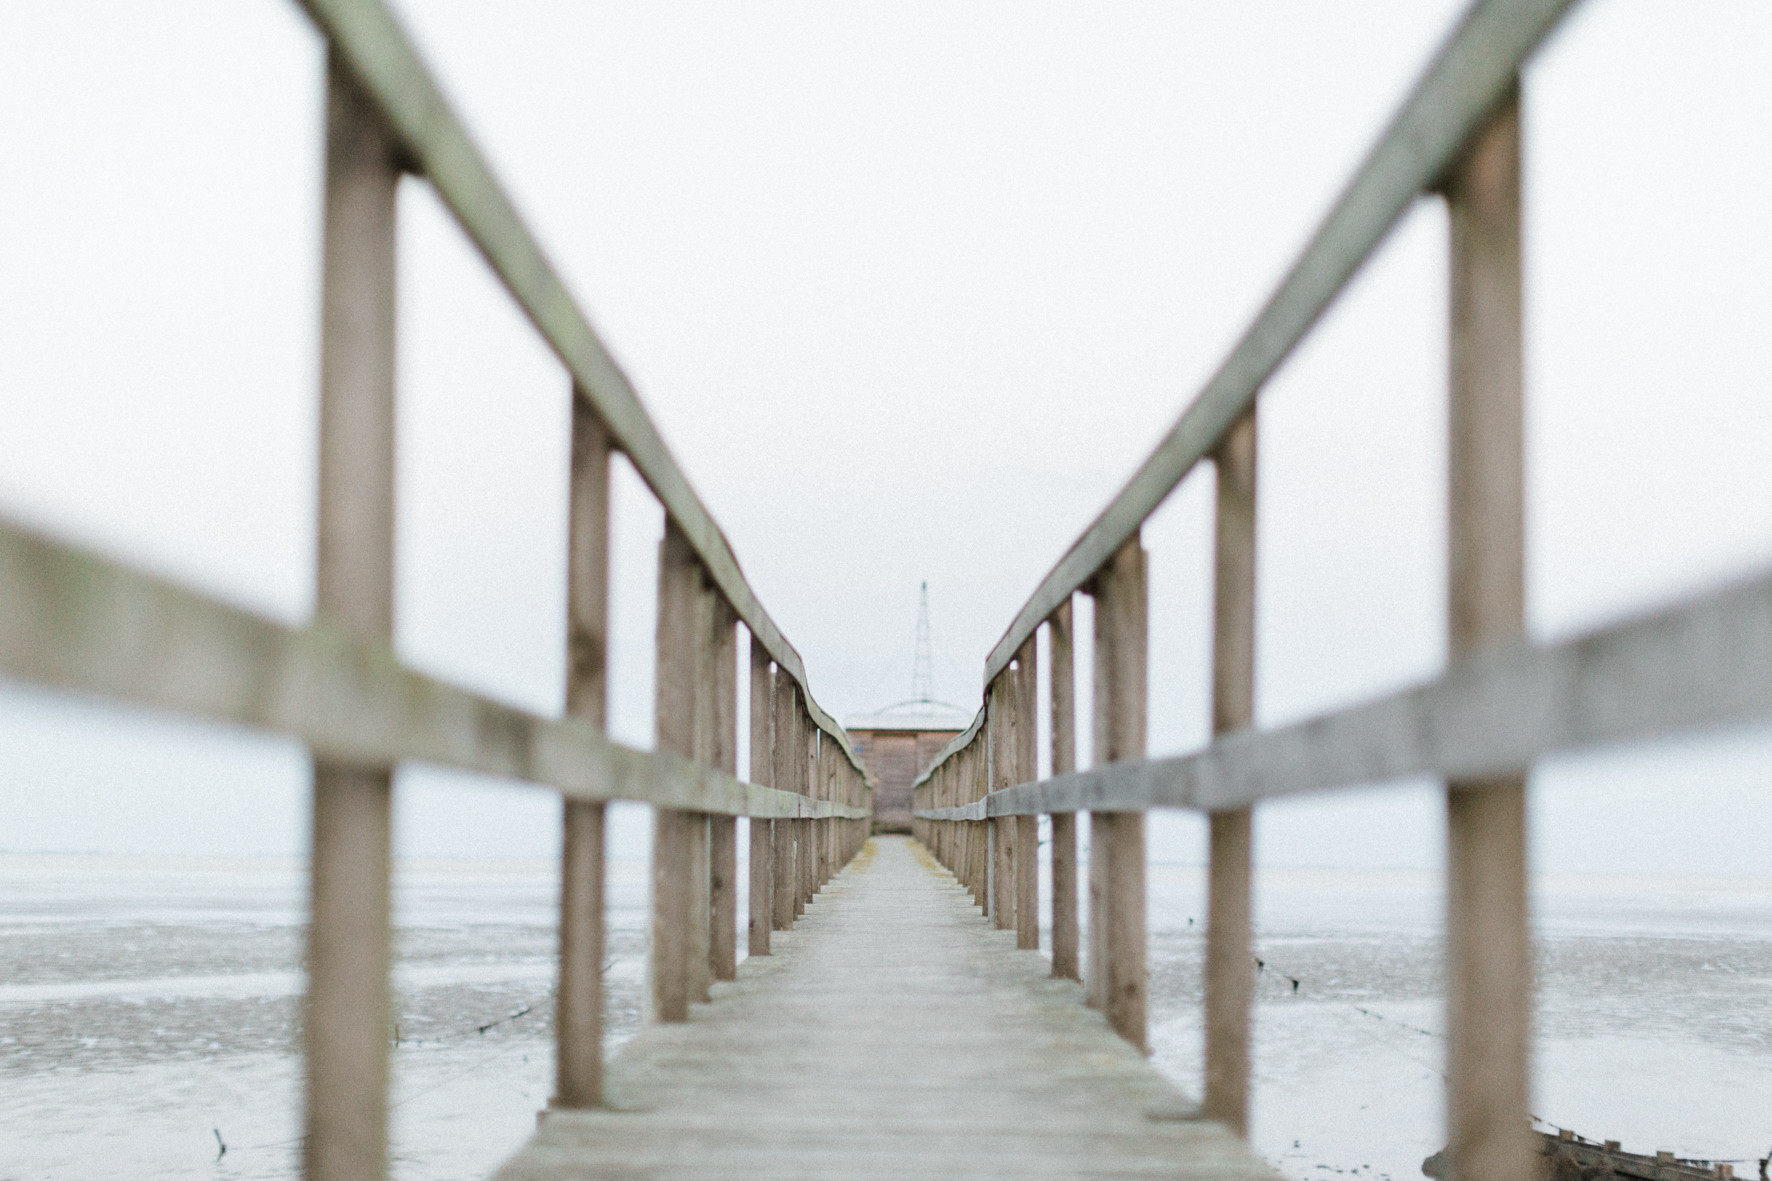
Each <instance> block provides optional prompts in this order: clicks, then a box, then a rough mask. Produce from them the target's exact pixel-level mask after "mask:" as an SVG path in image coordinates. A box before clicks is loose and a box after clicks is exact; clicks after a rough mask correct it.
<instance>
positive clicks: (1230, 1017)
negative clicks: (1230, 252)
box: [1200, 406, 1256, 1137]
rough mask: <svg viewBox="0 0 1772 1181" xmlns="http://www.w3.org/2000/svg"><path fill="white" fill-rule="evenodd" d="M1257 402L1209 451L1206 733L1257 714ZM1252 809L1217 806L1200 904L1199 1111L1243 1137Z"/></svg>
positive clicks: (1238, 725) (1250, 986)
mask: <svg viewBox="0 0 1772 1181" xmlns="http://www.w3.org/2000/svg"><path fill="white" fill-rule="evenodd" d="M1255 426H1256V417H1255V408H1254V407H1253V406H1251V407H1250V409H1249V413H1248V414H1246V415H1245V416H1244V417H1243V418H1241V419H1240V420H1238V422H1237V425H1236V426H1234V427H1233V428H1231V431H1230V434H1229V435H1227V436H1226V437H1225V441H1224V443H1223V445H1222V446H1220V447H1219V449H1218V453H1217V455H1216V456H1215V457H1214V466H1215V467H1216V468H1217V473H1216V474H1217V477H1218V479H1217V486H1218V504H1217V509H1216V530H1215V544H1214V549H1213V580H1212V584H1213V596H1212V604H1213V608H1212V619H1213V624H1212V732H1213V733H1214V734H1226V733H1231V732H1233V731H1237V730H1242V729H1244V728H1246V727H1248V726H1250V725H1252V724H1253V723H1254V721H1255V479H1256V477H1255V470H1256V469H1255V455H1256V431H1255ZM1253 820H1254V815H1253V812H1252V810H1251V809H1250V808H1248V807H1241V808H1229V809H1225V810H1223V811H1218V812H1213V813H1212V814H1211V819H1210V821H1209V825H1210V831H1209V833H1208V838H1207V840H1208V846H1209V849H1210V853H1209V857H1210V861H1209V866H1208V870H1207V903H1206V981H1205V994H1206V995H1205V1001H1206V1088H1205V1095H1204V1096H1203V1098H1202V1100H1201V1104H1200V1107H1201V1111H1202V1112H1203V1113H1204V1114H1205V1115H1206V1117H1207V1118H1208V1119H1215V1120H1217V1121H1218V1122H1220V1123H1222V1124H1224V1125H1225V1126H1226V1127H1228V1128H1230V1129H1231V1131H1233V1132H1235V1133H1236V1134H1237V1135H1239V1136H1243V1137H1247V1136H1248V1134H1249V1006H1250V1003H1251V1001H1252V1000H1253V998H1254V993H1255V969H1254V962H1255V948H1254V945H1253V939H1252V934H1251V930H1250V927H1251V923H1252V921H1253V914H1252V910H1251V900H1250V878H1251V872H1252V864H1251V840H1252V827H1253Z"/></svg>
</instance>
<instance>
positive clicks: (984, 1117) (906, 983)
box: [498, 836, 1275, 1181]
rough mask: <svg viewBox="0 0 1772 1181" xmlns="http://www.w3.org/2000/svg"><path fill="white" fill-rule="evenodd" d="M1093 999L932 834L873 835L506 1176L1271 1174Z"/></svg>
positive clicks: (552, 1125) (620, 1060) (652, 1030)
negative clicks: (781, 928) (926, 837)
mask: <svg viewBox="0 0 1772 1181" xmlns="http://www.w3.org/2000/svg"><path fill="white" fill-rule="evenodd" d="M1082 1001H1083V996H1082V988H1081V986H1080V985H1078V984H1077V983H1076V982H1074V981H1070V980H1063V979H1055V978H1054V977H1053V976H1052V973H1051V970H1050V965H1049V964H1048V963H1047V961H1046V960H1045V958H1044V957H1042V956H1040V955H1038V954H1037V953H1034V952H1029V951H1018V950H1017V949H1016V946H1015V936H1014V933H1013V932H1005V931H998V930H996V929H994V928H993V927H992V926H991V924H990V923H989V922H987V921H986V919H985V918H984V916H983V914H982V913H981V912H980V911H979V909H978V907H977V906H975V905H974V904H973V901H972V899H971V897H970V896H969V895H968V894H967V892H966V890H965V889H964V888H963V887H962V886H960V885H959V883H957V882H956V881H955V880H954V878H953V876H952V875H951V874H949V873H948V872H947V871H946V870H944V869H942V868H941V867H940V866H939V865H937V864H936V863H935V861H934V859H933V858H931V857H930V856H929V854H928V853H927V852H926V851H924V850H923V848H922V847H921V846H920V845H917V844H916V843H915V842H913V841H911V840H909V839H907V838H904V837H890V836H884V837H876V838H874V839H873V840H872V841H870V842H869V843H868V845H867V846H866V848H865V849H864V850H863V851H862V853H861V854H860V855H859V856H857V857H856V858H855V860H854V861H853V862H852V863H851V864H850V866H849V867H848V868H847V869H845V870H844V871H843V872H842V873H841V874H839V875H838V876H837V877H836V878H834V879H833V880H832V881H831V883H830V884H829V885H828V886H826V887H825V889H824V890H823V891H822V892H821V893H820V894H819V895H818V897H817V899H816V900H815V901H814V902H813V903H812V904H811V905H810V906H808V907H807V908H806V913H805V915H804V916H803V917H802V918H801V919H800V923H799V925H798V926H797V927H796V928H795V930H793V931H792V932H789V933H786V934H784V935H780V936H777V940H776V946H775V948H774V952H773V954H772V955H770V956H768V957H761V956H759V957H755V958H752V959H749V960H746V961H745V962H744V963H743V964H742V965H740V966H739V970H738V978H737V980H736V981H734V982H732V983H730V984H723V985H717V986H716V987H715V989H714V992H713V1000H712V1002H711V1003H709V1004H707V1005H698V1006H696V1007H695V1008H694V1009H693V1011H692V1012H691V1014H690V1018H689V1021H688V1022H687V1023H685V1024H676V1025H654V1026H650V1027H648V1028H647V1029H646V1030H645V1031H644V1032H642V1033H641V1034H639V1035H638V1036H637V1037H636V1038H635V1039H634V1040H633V1041H631V1042H629V1043H628V1044H627V1045H626V1046H624V1047H623V1048H622V1049H621V1051H620V1052H619V1053H617V1054H616V1055H614V1057H613V1058H612V1059H611V1060H610V1062H609V1064H608V1066H607V1072H608V1073H607V1076H606V1080H605V1089H604V1102H605V1106H604V1108H603V1109H601V1110H596V1111H558V1112H551V1113H549V1114H548V1115H547V1116H546V1118H545V1119H544V1121H543V1123H542V1126H541V1129H540V1130H539V1131H538V1132H537V1133H536V1135H535V1138H534V1139H533V1140H531V1141H530V1143H529V1145H528V1146H527V1147H526V1148H524V1149H523V1151H522V1152H520V1153H518V1154H517V1156H516V1158H515V1159H514V1160H512V1161H511V1162H510V1163H509V1164H507V1165H506V1166H505V1167H504V1168H503V1169H502V1170H501V1171H500V1172H499V1173H498V1181H569V1179H577V1178H593V1177H596V1178H601V1177H624V1178H626V1177H633V1178H640V1177H648V1178H650V1177H659V1178H664V1177H672V1178H704V1177H705V1178H715V1177H769V1178H827V1177H828V1178H839V1177H856V1178H870V1177H877V1178H882V1179H885V1178H909V1177H942V1178H964V1177H1029V1178H1032V1177H1153V1178H1154V1177H1165V1178H1193V1177H1201V1178H1204V1177H1218V1178H1247V1179H1248V1181H1256V1179H1258V1178H1261V1179H1271V1178H1273V1177H1274V1176H1275V1174H1274V1173H1273V1172H1272V1171H1271V1170H1270V1169H1268V1167H1267V1166H1266V1165H1264V1164H1262V1163H1261V1162H1260V1161H1259V1160H1257V1159H1256V1157H1255V1156H1254V1155H1253V1154H1252V1153H1251V1152H1249V1150H1248V1148H1247V1147H1246V1146H1245V1145H1244V1143H1243V1142H1242V1141H1241V1140H1239V1139H1238V1138H1237V1137H1235V1136H1233V1135H1231V1133H1230V1132H1228V1131H1227V1130H1226V1129H1225V1128H1224V1127H1223V1126H1222V1125H1220V1124H1216V1123H1212V1122H1209V1121H1206V1120H1203V1119H1202V1118H1201V1117H1200V1112H1199V1107H1198V1106H1197V1105H1196V1104H1194V1103H1192V1102H1190V1101H1189V1100H1188V1099H1186V1098H1185V1097H1184V1096H1183V1095H1182V1094H1181V1093H1180V1092H1179V1091H1177V1090H1176V1089H1175V1088H1174V1086H1172V1085H1171V1084H1170V1083H1169V1082H1167V1081H1166V1080H1165V1079H1164V1078H1163V1077H1162V1076H1161V1075H1160V1074H1158V1073H1157V1071H1156V1070H1155V1069H1154V1068H1152V1067H1151V1066H1150V1065H1149V1064H1148V1063H1147V1062H1146V1061H1145V1059H1144V1057H1143V1056H1142V1055H1141V1054H1139V1053H1138V1051H1137V1050H1135V1049H1133V1048H1132V1046H1131V1045H1129V1044H1128V1043H1127V1042H1125V1041H1124V1040H1123V1039H1121V1038H1119V1037H1117V1036H1116V1035H1115V1034H1114V1032H1113V1031H1112V1030H1111V1029H1110V1028H1109V1026H1108V1023H1107V1021H1106V1020H1105V1019H1104V1018H1103V1017H1102V1016H1101V1014H1099V1013H1097V1012H1096V1011H1094V1010H1093V1009H1089V1008H1085V1007H1084V1005H1083V1003H1082Z"/></svg>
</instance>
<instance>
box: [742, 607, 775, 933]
mask: <svg viewBox="0 0 1772 1181" xmlns="http://www.w3.org/2000/svg"><path fill="white" fill-rule="evenodd" d="M750 651H751V781H752V782H753V783H773V782H774V781H775V749H774V748H775V663H774V661H772V660H770V659H769V651H768V649H766V648H764V647H763V645H762V644H759V643H757V642H756V640H755V639H754V638H753V639H752V640H751V643H750ZM771 824H772V822H771V821H768V820H755V819H753V820H752V821H751V842H750V845H751V848H750V856H751V860H750V891H749V893H750V922H749V925H748V928H747V932H746V933H747V935H748V944H747V946H748V947H749V950H750V953H751V954H752V955H768V954H769V932H770V929H771V928H772V927H773V925H774V924H773V923H772V922H771V921H770V915H771V913H772V911H773V909H774V897H775V894H774V886H775V848H774V839H775V834H774V833H773V832H772V831H771Z"/></svg>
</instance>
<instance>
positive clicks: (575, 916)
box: [549, 390, 610, 1108]
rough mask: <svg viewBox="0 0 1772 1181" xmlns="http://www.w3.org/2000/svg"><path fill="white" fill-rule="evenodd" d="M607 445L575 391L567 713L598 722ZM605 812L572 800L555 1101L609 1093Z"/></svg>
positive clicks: (605, 624) (605, 627)
mask: <svg viewBox="0 0 1772 1181" xmlns="http://www.w3.org/2000/svg"><path fill="white" fill-rule="evenodd" d="M609 452H610V446H609V432H608V431H607V430H606V429H605V428H604V426H603V420H602V419H601V418H599V417H598V416H597V412H596V411H595V410H593V409H592V408H591V406H590V403H589V402H587V401H586V400H585V399H584V398H582V397H580V396H579V394H578V391H577V390H574V391H573V398H572V486H571V489H570V493H569V494H570V496H571V502H570V520H571V523H570V528H569V529H568V533H567V562H566V577H567V583H566V712H567V714H568V715H570V716H571V717H575V718H578V719H579V720H581V721H585V722H589V723H590V724H591V725H593V726H596V727H597V728H598V729H602V728H603V727H604V725H605V724H606V719H607V713H608V707H607V699H608V697H607V695H608V690H607V683H608V682H607V675H608V636H609ZM604 819H605V813H604V805H603V804H602V803H598V802H591V801H587V800H567V801H566V803H565V815H564V823H563V828H562V838H563V839H562V843H561V857H560V984H559V989H558V991H557V994H556V996H555V998H554V1043H555V1048H554V1097H553V1099H552V1100H551V1101H550V1104H549V1105H550V1106H552V1107H568V1108H570V1107H595V1106H597V1105H598V1104H600V1103H601V1102H602V1101H603V946H604V938H603V886H604V879H603V873H604V870H603V841H604V835H603V834H604Z"/></svg>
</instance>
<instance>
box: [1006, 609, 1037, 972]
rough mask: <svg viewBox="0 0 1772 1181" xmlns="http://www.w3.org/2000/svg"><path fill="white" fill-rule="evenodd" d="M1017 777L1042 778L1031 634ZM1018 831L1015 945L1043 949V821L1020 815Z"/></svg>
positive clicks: (1018, 720)
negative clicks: (1041, 900)
mask: <svg viewBox="0 0 1772 1181" xmlns="http://www.w3.org/2000/svg"><path fill="white" fill-rule="evenodd" d="M1014 667H1015V672H1014V678H1015V728H1014V743H1015V778H1016V782H1017V783H1028V782H1031V781H1033V780H1035V779H1038V778H1039V777H1040V771H1039V762H1038V754H1037V750H1038V747H1037V745H1036V744H1037V742H1038V732H1037V730H1036V714H1037V711H1038V709H1039V692H1038V690H1039V679H1038V678H1039V650H1038V648H1037V647H1036V645H1035V642H1034V640H1033V639H1032V638H1031V637H1030V638H1029V640H1028V642H1027V643H1025V644H1023V645H1022V646H1021V653H1020V655H1019V656H1018V657H1017V658H1016V661H1015V666H1014ZM1011 823H1012V824H1013V825H1014V826H1015V827H1014V830H1013V831H1014V834H1015V856H1014V859H1013V860H1014V865H1015V946H1016V947H1018V948H1020V949H1021V950H1023V951H1039V950H1040V828H1039V824H1040V820H1039V817H1037V816H1017V817H1015V818H1014V820H1013V821H1011Z"/></svg>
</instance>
